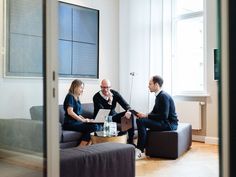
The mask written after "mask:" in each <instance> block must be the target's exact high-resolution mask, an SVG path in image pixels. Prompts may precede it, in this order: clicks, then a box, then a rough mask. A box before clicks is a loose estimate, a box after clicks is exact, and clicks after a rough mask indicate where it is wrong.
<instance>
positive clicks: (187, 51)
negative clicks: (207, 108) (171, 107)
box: [172, 0, 206, 94]
mask: <svg viewBox="0 0 236 177" xmlns="http://www.w3.org/2000/svg"><path fill="white" fill-rule="evenodd" d="M173 7H174V8H173V18H172V23H173V33H172V35H173V39H172V91H173V94H183V93H185V94H186V93H192V94H193V93H195V94H196V93H205V90H206V86H205V59H204V16H203V0H175V3H174V6H173Z"/></svg>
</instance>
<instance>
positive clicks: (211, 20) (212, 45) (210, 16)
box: [206, 0, 219, 143]
mask: <svg viewBox="0 0 236 177" xmlns="http://www.w3.org/2000/svg"><path fill="white" fill-rule="evenodd" d="M206 5H207V7H210V8H208V9H207V11H206V15H207V21H206V23H207V24H208V29H207V39H206V40H207V46H208V47H207V69H208V72H207V90H208V93H209V94H210V96H209V97H208V99H207V111H206V117H207V119H206V141H207V142H209V143H217V142H218V110H219V109H218V81H215V80H214V55H213V54H214V53H213V50H214V49H216V48H219V46H218V44H217V42H218V40H217V37H218V34H217V23H218V20H219V19H218V18H217V16H216V14H217V10H216V9H217V1H216V0H208V1H206Z"/></svg>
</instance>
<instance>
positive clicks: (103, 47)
mask: <svg viewBox="0 0 236 177" xmlns="http://www.w3.org/2000/svg"><path fill="white" fill-rule="evenodd" d="M65 2H68V3H73V4H78V5H82V6H86V7H90V8H95V9H98V10H100V28H99V45H100V46H99V76H100V78H108V79H110V80H111V81H112V86H113V88H115V89H118V88H119V82H118V80H119V76H118V64H119V63H118V56H119V55H118V53H119V52H118V51H119V50H118V47H119V46H118V36H119V16H118V9H119V4H118V1H112V0H96V1H94V0H71V1H65ZM3 6H4V4H3V0H0V48H1V49H3V48H4V47H5V46H4V38H5V36H4V27H5V25H4V17H3V13H4V10H3ZM4 67H5V66H4V54H3V53H1V55H0V92H1V99H0V107H1V110H0V118H21V117H22V118H30V115H29V108H30V107H31V106H32V105H42V103H43V91H42V90H43V87H42V79H40V78H36V79H35V78H31V79H29V78H9V77H8V78H6V77H4ZM72 80H73V79H60V80H59V103H60V104H61V103H62V102H63V100H64V97H65V95H66V93H67V92H68V89H69V86H70V83H71V82H72ZM82 80H83V81H84V82H85V90H84V94H83V96H82V97H81V101H82V102H91V101H92V96H93V95H94V93H95V92H96V91H98V90H99V82H100V81H99V80H98V79H82Z"/></svg>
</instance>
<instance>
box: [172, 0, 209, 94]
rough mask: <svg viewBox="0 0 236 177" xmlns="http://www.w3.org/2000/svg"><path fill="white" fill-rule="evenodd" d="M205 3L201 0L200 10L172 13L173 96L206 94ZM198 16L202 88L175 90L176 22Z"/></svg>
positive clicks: (173, 6) (173, 8)
mask: <svg viewBox="0 0 236 177" xmlns="http://www.w3.org/2000/svg"><path fill="white" fill-rule="evenodd" d="M175 3H176V2H175V1H174V3H173V4H172V14H175V6H176V4H175ZM205 9H206V8H205V3H204V0H203V10H202V11H197V12H192V13H185V14H181V15H177V16H176V17H175V16H174V15H172V20H171V21H172V22H171V26H172V31H171V33H172V34H171V36H172V40H171V48H172V49H171V53H172V57H171V63H172V64H171V65H172V67H171V80H172V81H171V82H172V83H171V90H172V94H173V95H175V96H207V95H208V94H207V76H206V74H207V57H206V56H207V54H206V51H207V50H206V33H207V30H206V14H205ZM198 17H202V18H203V78H202V79H203V90H202V91H197V90H195V91H193V90H191V91H190V90H189V91H188V90H185V91H183V90H180V91H177V90H175V88H174V87H173V75H174V74H175V73H174V60H176V58H175V53H176V37H175V36H176V23H177V21H181V20H191V19H194V18H198Z"/></svg>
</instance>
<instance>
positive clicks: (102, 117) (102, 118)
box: [88, 109, 111, 123]
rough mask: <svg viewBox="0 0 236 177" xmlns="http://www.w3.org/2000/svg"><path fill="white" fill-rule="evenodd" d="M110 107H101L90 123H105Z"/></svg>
mask: <svg viewBox="0 0 236 177" xmlns="http://www.w3.org/2000/svg"><path fill="white" fill-rule="evenodd" d="M110 111H111V110H110V109H99V111H98V113H97V115H96V117H95V119H94V120H93V121H91V122H88V123H104V122H105V117H106V116H108V115H109V113H110Z"/></svg>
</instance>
